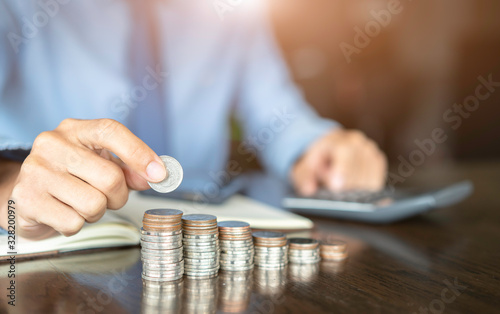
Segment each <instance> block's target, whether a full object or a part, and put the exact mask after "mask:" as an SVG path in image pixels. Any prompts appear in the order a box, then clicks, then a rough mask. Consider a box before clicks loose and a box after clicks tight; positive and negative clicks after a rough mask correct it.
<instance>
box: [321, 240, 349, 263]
mask: <svg viewBox="0 0 500 314" xmlns="http://www.w3.org/2000/svg"><path fill="white" fill-rule="evenodd" d="M320 249H321V258H323V259H325V260H329V261H342V260H344V259H346V258H347V243H345V242H344V241H340V240H335V241H330V242H323V243H321V245H320Z"/></svg>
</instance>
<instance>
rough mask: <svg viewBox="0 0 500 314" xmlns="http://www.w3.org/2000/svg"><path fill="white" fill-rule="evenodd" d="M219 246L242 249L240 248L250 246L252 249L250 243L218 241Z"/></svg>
mask: <svg viewBox="0 0 500 314" xmlns="http://www.w3.org/2000/svg"><path fill="white" fill-rule="evenodd" d="M219 243H220V245H221V246H226V247H242V246H251V247H253V243H252V241H225V240H219Z"/></svg>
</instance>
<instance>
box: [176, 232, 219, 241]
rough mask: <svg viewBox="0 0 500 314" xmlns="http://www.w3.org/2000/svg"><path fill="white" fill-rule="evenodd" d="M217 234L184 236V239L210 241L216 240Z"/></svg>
mask: <svg viewBox="0 0 500 314" xmlns="http://www.w3.org/2000/svg"><path fill="white" fill-rule="evenodd" d="M218 238H219V234H218V233H212V234H196V235H192V234H184V239H186V240H187V239H189V240H191V239H192V240H211V239H218Z"/></svg>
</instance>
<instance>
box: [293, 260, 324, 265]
mask: <svg viewBox="0 0 500 314" xmlns="http://www.w3.org/2000/svg"><path fill="white" fill-rule="evenodd" d="M320 261H321V259H315V260H307V261H305V260H292V259H290V260H289V262H290V263H293V264H316V263H319V262H320Z"/></svg>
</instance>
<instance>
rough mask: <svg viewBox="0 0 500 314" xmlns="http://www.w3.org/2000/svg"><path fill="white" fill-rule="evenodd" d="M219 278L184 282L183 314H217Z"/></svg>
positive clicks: (186, 280) (188, 279)
mask: <svg viewBox="0 0 500 314" xmlns="http://www.w3.org/2000/svg"><path fill="white" fill-rule="evenodd" d="M217 280H218V278H217V277H214V278H204V279H190V278H186V279H185V280H184V296H185V302H184V306H183V313H215V312H216V311H217Z"/></svg>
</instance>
